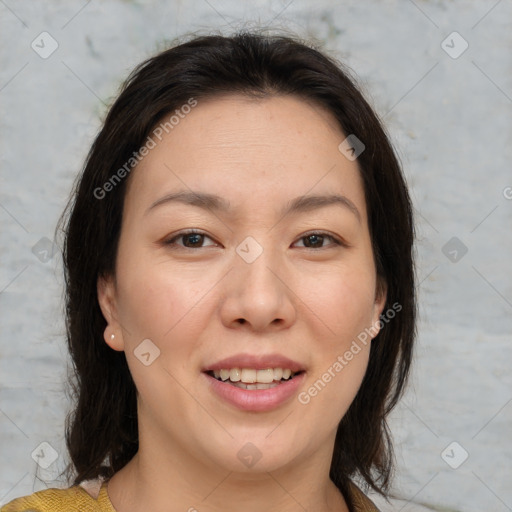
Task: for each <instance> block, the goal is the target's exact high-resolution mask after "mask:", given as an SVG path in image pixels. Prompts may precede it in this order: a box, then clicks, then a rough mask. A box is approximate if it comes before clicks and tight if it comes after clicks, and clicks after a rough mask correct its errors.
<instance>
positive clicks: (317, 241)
mask: <svg viewBox="0 0 512 512" xmlns="http://www.w3.org/2000/svg"><path fill="white" fill-rule="evenodd" d="M300 240H304V241H305V242H304V247H306V248H307V249H325V248H327V247H329V246H330V245H331V246H332V245H343V244H342V242H341V241H339V240H337V239H336V238H335V237H333V236H332V235H329V234H327V233H323V232H318V233H309V234H307V235H304V236H302V237H301V238H300ZM326 240H331V242H332V243H331V244H328V245H324V242H325V241H326Z"/></svg>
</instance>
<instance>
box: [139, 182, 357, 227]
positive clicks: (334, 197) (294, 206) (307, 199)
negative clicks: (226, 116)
mask: <svg viewBox="0 0 512 512" xmlns="http://www.w3.org/2000/svg"><path fill="white" fill-rule="evenodd" d="M174 202H178V203H182V204H186V205H190V206H196V207H198V208H202V209H204V210H210V211H218V212H223V213H229V212H230V211H231V204H230V202H229V201H227V200H226V199H224V198H223V197H220V196H218V195H215V194H209V193H207V192H192V191H187V190H180V191H177V192H173V193H171V194H167V195H165V196H164V197H162V198H160V199H158V200H157V201H155V202H154V203H153V204H152V205H151V206H150V207H149V208H148V209H147V210H146V212H145V214H147V213H149V212H150V211H151V210H153V209H154V208H156V207H157V206H160V205H163V204H168V203H174ZM332 205H339V206H341V207H343V208H346V209H347V210H349V211H351V212H352V213H353V214H354V215H355V216H356V217H357V220H358V221H359V223H361V214H360V213H359V210H358V209H357V207H356V205H355V204H354V203H353V202H352V201H351V200H350V199H349V198H348V197H345V196H343V195H341V194H328V195H305V196H299V197H296V198H294V199H292V200H290V201H289V202H288V203H287V204H286V205H285V206H284V208H283V209H282V210H281V216H282V217H284V216H286V215H289V214H294V213H305V212H310V211H313V210H316V209H319V208H325V207H327V206H332Z"/></svg>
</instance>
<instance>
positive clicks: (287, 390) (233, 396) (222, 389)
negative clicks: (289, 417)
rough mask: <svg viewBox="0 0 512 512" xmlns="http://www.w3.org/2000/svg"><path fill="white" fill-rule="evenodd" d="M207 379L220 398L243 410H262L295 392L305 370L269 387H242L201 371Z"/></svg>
mask: <svg viewBox="0 0 512 512" xmlns="http://www.w3.org/2000/svg"><path fill="white" fill-rule="evenodd" d="M203 375H204V376H206V378H207V379H208V381H209V385H210V389H211V390H212V391H213V392H214V393H215V394H216V395H217V396H219V397H220V398H222V399H223V400H225V401H226V402H229V403H230V404H231V405H234V406H235V407H237V408H238V409H241V410H243V411H254V412H264V411H270V410H272V409H276V408H277V407H279V406H280V405H282V404H283V403H285V402H286V401H287V400H289V399H290V398H291V397H292V396H294V395H295V394H296V393H297V389H298V388H299V386H300V385H301V384H302V382H303V380H304V377H305V375H306V373H305V372H303V373H301V374H299V375H297V376H295V377H293V379H290V380H287V381H281V384H278V385H277V386H274V387H273V388H269V389H242V388H237V387H236V386H233V385H231V384H227V383H226V382H223V381H219V380H217V379H216V378H214V377H211V376H210V375H208V374H207V373H203Z"/></svg>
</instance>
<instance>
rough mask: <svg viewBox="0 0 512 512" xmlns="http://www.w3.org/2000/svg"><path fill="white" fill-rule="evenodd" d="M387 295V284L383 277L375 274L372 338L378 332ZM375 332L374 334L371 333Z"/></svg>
mask: <svg viewBox="0 0 512 512" xmlns="http://www.w3.org/2000/svg"><path fill="white" fill-rule="evenodd" d="M387 297H388V285H387V283H386V281H385V280H384V278H381V277H380V276H377V285H376V289H375V303H374V304H373V317H372V326H375V327H374V328H372V339H373V338H375V336H377V334H379V332H380V323H379V320H380V315H382V312H383V311H384V307H385V305H386V300H387ZM373 332H375V334H373Z"/></svg>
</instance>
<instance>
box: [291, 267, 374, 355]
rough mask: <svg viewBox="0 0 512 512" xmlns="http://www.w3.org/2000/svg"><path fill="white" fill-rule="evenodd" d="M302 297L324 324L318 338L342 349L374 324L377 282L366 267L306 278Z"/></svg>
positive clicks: (312, 312) (321, 324) (344, 269)
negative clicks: (372, 322)
mask: <svg viewBox="0 0 512 512" xmlns="http://www.w3.org/2000/svg"><path fill="white" fill-rule="evenodd" d="M300 296H301V297H304V298H305V299H304V303H305V304H306V305H307V306H308V308H309V309H310V310H311V314H312V315H314V317H316V318H317V322H318V325H319V326H321V327H320V329H321V333H322V335H321V336H318V335H317V336H316V337H317V338H318V339H319V340H322V342H323V343H325V344H326V345H327V346H330V347H332V348H335V349H337V350H342V349H343V347H344V346H345V345H347V344H348V345H350V342H351V341H352V339H353V338H354V337H357V335H358V334H359V333H360V332H362V331H364V329H365V328H367V327H369V326H370V325H371V321H372V316H373V308H374V303H375V282H374V277H373V274H372V273H370V272H368V270H367V269H366V268H365V267H360V268H355V267H354V266H352V267H350V268H349V267H348V266H347V267H346V268H342V269H339V270H337V271H335V272H329V273H326V274H324V275H319V274H316V275H315V276H314V277H313V276H312V277H311V278H309V279H308V280H307V281H304V287H303V289H302V292H301V293H300Z"/></svg>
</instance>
